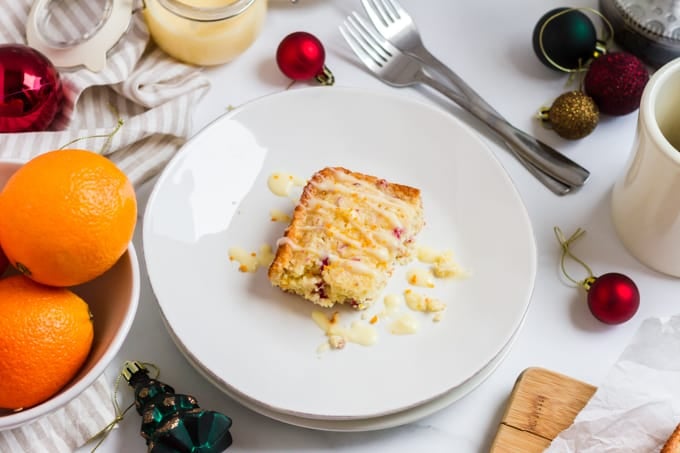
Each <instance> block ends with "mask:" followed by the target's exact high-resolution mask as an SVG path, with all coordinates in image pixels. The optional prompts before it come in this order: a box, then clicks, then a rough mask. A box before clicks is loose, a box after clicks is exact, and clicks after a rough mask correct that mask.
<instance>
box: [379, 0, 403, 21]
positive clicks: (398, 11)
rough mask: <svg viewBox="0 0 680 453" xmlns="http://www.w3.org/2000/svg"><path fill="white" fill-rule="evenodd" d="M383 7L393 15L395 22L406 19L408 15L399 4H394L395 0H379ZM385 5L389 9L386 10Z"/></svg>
mask: <svg viewBox="0 0 680 453" xmlns="http://www.w3.org/2000/svg"><path fill="white" fill-rule="evenodd" d="M381 1H382V3H383V5H385V9H390V8H391V11H392V12H393V13H394V17H395V20H396V19H400V18H402V17H408V13H406V10H405V9H404V8H402V7H401V5H400V4H399V3H397V2H396V0H381ZM387 5H389V8H387Z"/></svg>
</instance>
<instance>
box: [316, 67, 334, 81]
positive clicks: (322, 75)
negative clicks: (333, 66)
mask: <svg viewBox="0 0 680 453" xmlns="http://www.w3.org/2000/svg"><path fill="white" fill-rule="evenodd" d="M314 78H315V79H316V80H317V82H319V83H320V84H321V85H328V86H330V85H333V84H334V83H335V76H334V75H333V73H332V72H331V70H330V69H328V67H327V66H326V65H323V67H322V68H321V72H319V73H318V74H317V75H316V76H315V77H314Z"/></svg>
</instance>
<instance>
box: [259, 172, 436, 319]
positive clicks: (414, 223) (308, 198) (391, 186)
mask: <svg viewBox="0 0 680 453" xmlns="http://www.w3.org/2000/svg"><path fill="white" fill-rule="evenodd" d="M343 175H346V176H347V177H349V178H352V181H355V180H356V181H358V182H361V183H365V184H366V185H367V186H368V185H370V187H373V188H375V189H377V190H378V191H379V192H376V193H380V194H381V196H384V197H385V199H386V200H389V199H395V200H399V202H400V203H403V204H404V205H406V206H408V207H410V208H412V210H413V213H414V214H413V217H414V218H413V219H406V221H405V222H406V223H407V224H408V227H407V228H405V229H407V230H408V234H409V237H408V238H404V242H407V243H410V242H412V241H413V236H415V234H417V233H418V231H419V230H420V228H421V227H422V225H423V219H422V203H421V198H420V190H419V189H417V188H414V187H410V186H406V185H402V184H396V183H390V182H387V181H385V180H384V179H380V178H377V177H375V176H371V175H366V174H362V173H357V172H352V171H350V170H348V169H346V168H342V167H327V168H324V169H322V170H320V171H318V172H316V173H315V174H314V175H313V176H312V178H311V179H310V180H309V182H308V183H307V185H306V186H305V187H304V189H303V191H302V195H301V197H300V200H299V202H298V204H297V206H296V207H295V211H294V212H293V216H292V220H291V223H290V225H289V226H288V228H287V229H286V231H285V233H284V238H283V239H282V240H280V241H279V244H278V248H277V251H276V255H275V257H274V260H273V262H272V264H271V266H270V267H269V272H268V275H269V279H270V281H271V283H272V284H273V285H275V286H278V287H280V288H281V289H283V290H285V291H289V292H294V293H297V294H299V295H301V296H303V297H305V298H307V299H309V300H311V301H312V302H315V303H317V304H319V305H322V306H332V305H333V304H335V303H338V302H339V303H345V301H343V300H334V298H333V297H328V295H327V294H324V293H323V290H320V291H322V294H321V297H316V296H315V295H314V294H307V293H308V292H309V288H308V289H307V291H305V290H301V289H299V288H295V287H294V286H295V285H292V284H290V282H289V281H288V277H289V276H290V275H291V269H290V267H291V263H293V262H294V261H295V262H296V263H297V264H298V265H300V259H301V257H300V255H301V253H305V252H304V251H302V252H300V249H301V248H305V247H307V246H308V244H305V243H301V242H304V236H305V234H304V228H307V229H309V225H306V222H308V221H309V218H308V216H309V215H310V210H311V209H312V208H313V204H314V202H315V201H318V200H320V199H322V200H323V199H324V197H327V196H328V193H327V191H325V190H323V187H325V186H324V184H329V185H331V186H332V185H334V184H336V183H337V182H338V180H341V179H342V178H343ZM365 188H366V186H364V187H358V188H357V191H358V192H360V191H361V190H362V189H365ZM338 209H339V208H338ZM409 212H411V211H409ZM326 221H327V222H328V223H327V224H326V225H330V224H331V223H333V222H334V221H335V220H334V219H327V220H326ZM319 228H320V233H319V234H320V235H329V234H330V233H329V232H328V231H327V229H326V230H324V229H322V228H321V227H319ZM291 244H297V246H294V245H291ZM295 249H298V252H299V253H296V250H295ZM407 249H408V247H405V248H404V250H403V251H401V255H404V256H401V255H399V256H397V257H396V258H405V257H406V258H407V256H406V255H408V250H407ZM305 260H307V261H310V263H309V269H307V268H305V269H304V270H302V271H301V270H300V269H298V270H297V271H295V275H296V278H297V279H298V280H300V279H303V278H305V276H308V277H310V278H316V279H317V280H319V279H321V281H317V282H316V285H322V284H323V285H324V286H323V287H326V286H327V285H328V284H329V282H328V281H326V279H324V278H323V277H320V275H319V269H318V268H317V267H318V261H319V260H318V259H316V260H314V259H313V257H311V256H306V257H305ZM311 261H317V262H311ZM357 261H361V259H360V258H357ZM388 264H389V266H387V267H386V268H385V269H378V270H380V271H384V272H387V276H386V277H385V279H384V280H385V281H386V279H387V277H389V274H391V265H392V264H393V263H388ZM321 271H323V266H322V269H321ZM307 274H309V275H307ZM336 276H337V275H336ZM353 280H354V282H353V285H355V286H359V285H368V286H369V287H370V286H372V285H374V284H377V285H378V286H384V282H382V281H379V282H377V283H375V282H373V281H369V280H368V279H367V278H363V277H362V276H360V275H359V276H357V275H355V276H353ZM298 283H300V281H298V282H296V284H298ZM309 284H311V283H309V282H307V285H308V286H309ZM320 288H322V287H321V286H320ZM379 289H381V288H378V287H376V288H368V291H367V292H368V293H370V296H369V299H370V297H372V296H374V295H375V293H376V290H379ZM347 294H348V296H347V300H348V301H349V303H353V302H354V303H356V304H357V305H361V304H362V303H363V302H367V301H368V300H356V299H361V297H358V295H359V294H360V291H359V290H358V289H357V290H356V291H354V292H353V291H351V290H348V291H347ZM354 296H357V297H354ZM357 308H364V307H361V306H360V307H357Z"/></svg>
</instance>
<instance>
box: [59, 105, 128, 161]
mask: <svg viewBox="0 0 680 453" xmlns="http://www.w3.org/2000/svg"><path fill="white" fill-rule="evenodd" d="M109 108H110V109H111V110H112V111H113V113H114V114H115V115H116V116H117V117H118V121H117V122H116V127H114V128H113V130H112V131H111V132H109V133H108V134H98V135H88V136H86V137H78V138H75V139H73V140H71V141H70V142H68V143H64V144H63V145H61V146H60V147H59V148H58V149H65V148H68V147H69V146H71V145H73V144H74V143H77V142H79V141H81V140H87V139H89V138H105V139H106V141H105V142H104V144H103V145H102V147H101V148H100V150H99V153H100V154H105V153H106V151H108V149H109V148H110V147H111V140H113V136H114V135H116V134H117V133H118V131H119V130H120V129H121V128H122V127H123V124H125V121H123V119H122V118H121V117H120V114H119V113H118V109H117V108H116V107H115V106H114V105H113V104H109Z"/></svg>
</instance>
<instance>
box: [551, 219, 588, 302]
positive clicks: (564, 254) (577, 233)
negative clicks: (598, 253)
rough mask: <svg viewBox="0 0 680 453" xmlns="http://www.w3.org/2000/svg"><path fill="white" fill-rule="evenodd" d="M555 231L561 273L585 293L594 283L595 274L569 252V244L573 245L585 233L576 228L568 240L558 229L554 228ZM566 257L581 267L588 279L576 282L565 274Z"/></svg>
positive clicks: (581, 229)
mask: <svg viewBox="0 0 680 453" xmlns="http://www.w3.org/2000/svg"><path fill="white" fill-rule="evenodd" d="M554 231H555V236H556V237H557V240H558V242H559V243H560V245H561V246H562V256H561V257H560V268H561V269H562V273H563V274H564V276H565V277H566V278H567V279H568V280H569V281H571V282H572V283H574V284H576V285H578V286H581V287H583V288H584V289H585V290H586V291H587V290H589V289H590V286H591V285H592V284H593V282H594V281H595V274H593V271H592V269H591V268H590V266H588V265H587V264H586V263H585V262H584V261H583V260H581V259H580V258H579V257H577V256H576V255H574V254H573V253H572V251H571V250H570V247H571V244H573V243H574V242H575V241H576V240H577V239H578V238H580V237H581V236H583V235H584V234H585V233H586V230H584V229H583V228H577V229H576V231H574V233H573V234H572V235H571V236H569V237H568V238H567V237H565V235H564V233H562V230H561V229H560V227H554ZM567 257H569V258H571V259H572V260H574V261H576V262H577V263H578V264H580V265H581V266H583V268H584V269H585V270H586V272H588V277H586V278H585V279H584V280H580V281H579V280H576V279H575V278H573V277H572V276H571V275H569V273H568V272H567V269H566V259H567Z"/></svg>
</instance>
